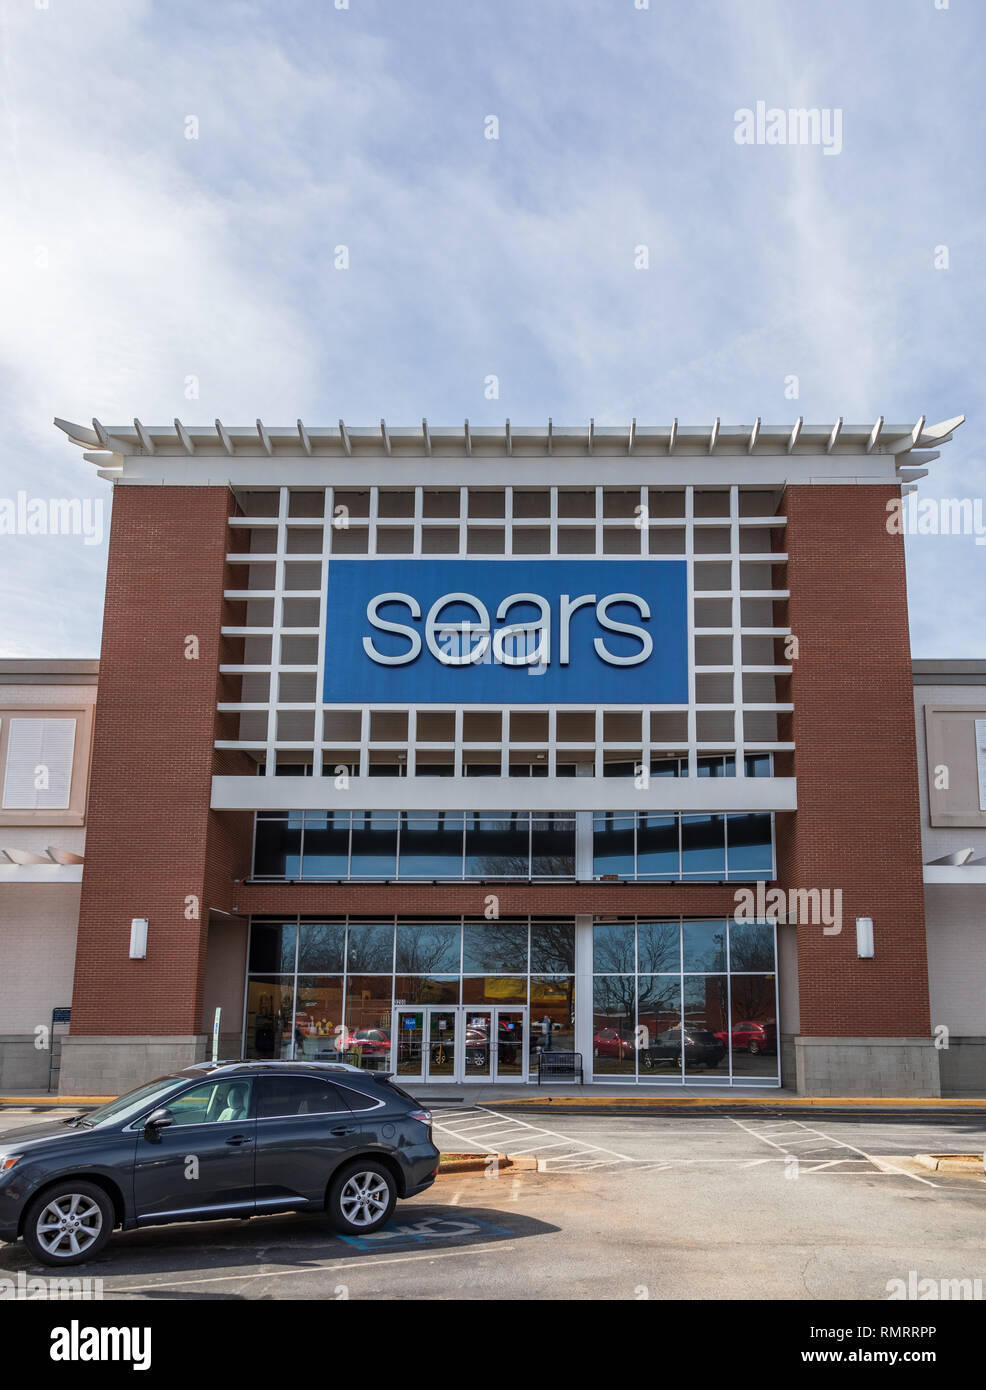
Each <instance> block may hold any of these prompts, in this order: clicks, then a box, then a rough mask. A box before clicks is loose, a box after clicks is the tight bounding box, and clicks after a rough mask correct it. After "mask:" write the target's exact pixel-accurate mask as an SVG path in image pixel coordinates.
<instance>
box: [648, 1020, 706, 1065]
mask: <svg viewBox="0 0 986 1390" xmlns="http://www.w3.org/2000/svg"><path fill="white" fill-rule="evenodd" d="M682 1045H684V1054H685V1063H686V1065H687V1066H695V1065H697V1064H704V1065H705V1066H707V1067H717V1066H718V1065H719V1063H720V1062H721V1061H722V1059H723V1057H725V1055H726V1044H725V1043H724V1042H723V1040H722V1038H721V1037H719V1035H718V1034H716V1033H711V1032H709V1031H708V1029H706V1028H693V1027H691V1026H689V1027H686V1028H685V1030H684V1032H682V1030H681V1029H680V1028H669V1029H668V1031H667V1032H666V1033H658V1034H657V1035H656V1036H655V1038H654V1040H653V1042H651V1043H649V1044H648V1046H647V1047H642V1048H641V1049H640V1065H641V1067H642V1068H643V1069H644V1070H645V1071H653V1069H654V1068H655V1067H657V1066H660V1065H662V1064H667V1065H669V1066H673V1067H680V1066H681V1054H682Z"/></svg>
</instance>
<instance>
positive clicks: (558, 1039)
mask: <svg viewBox="0 0 986 1390" xmlns="http://www.w3.org/2000/svg"><path fill="white" fill-rule="evenodd" d="M530 1017H531V1024H530V1029H531V1051H532V1052H534V1053H536V1052H543V1051H545V1050H546V1049H555V1050H556V1051H558V1052H574V1050H575V981H574V980H573V979H572V977H571V976H570V975H542V976H537V975H534V976H532V977H531V1015H530ZM546 1020H547V1023H546Z"/></svg>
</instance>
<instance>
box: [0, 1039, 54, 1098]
mask: <svg viewBox="0 0 986 1390" xmlns="http://www.w3.org/2000/svg"><path fill="white" fill-rule="evenodd" d="M50 1061H51V1055H50V1053H49V1052H48V1050H47V1048H37V1047H35V1046H34V1034H33V1033H31V1034H29V1035H28V1036H27V1037H25V1036H24V1035H23V1034H17V1033H14V1034H9V1033H8V1034H0V1094H2V1093H3V1092H4V1091H23V1090H25V1089H26V1088H27V1087H30V1088H31V1089H32V1090H36V1091H39V1092H41V1093H42V1094H44V1093H45V1092H47V1090H48V1065H49V1063H50Z"/></svg>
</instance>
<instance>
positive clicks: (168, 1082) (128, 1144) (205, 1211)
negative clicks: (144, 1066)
mask: <svg viewBox="0 0 986 1390" xmlns="http://www.w3.org/2000/svg"><path fill="white" fill-rule="evenodd" d="M190 1153H193V1154H195V1156H196V1157H197V1159H198V1160H199V1163H200V1164H201V1169H200V1177H199V1180H198V1181H197V1182H189V1181H188V1155H189V1154H190ZM438 1160H439V1152H438V1149H436V1148H435V1146H434V1144H433V1143H432V1135H431V1115H430V1114H429V1112H428V1111H427V1110H424V1109H423V1108H422V1107H421V1105H420V1104H419V1102H418V1101H415V1100H413V1099H412V1098H411V1096H409V1095H408V1094H407V1092H406V1091H402V1090H401V1089H400V1087H398V1086H394V1085H392V1084H391V1083H390V1082H389V1081H388V1080H387V1079H386V1078H385V1077H382V1076H380V1075H378V1074H374V1073H370V1074H366V1073H361V1072H358V1071H355V1070H354V1069H353V1068H351V1067H347V1066H343V1065H339V1064H333V1063H312V1062H220V1063H216V1064H212V1063H199V1064H198V1065H196V1066H192V1067H188V1068H186V1069H185V1070H184V1071H180V1072H174V1073H173V1074H171V1075H170V1076H164V1077H160V1078H159V1079H158V1080H157V1081H151V1082H149V1083H148V1084H147V1085H145V1086H141V1087H139V1088H138V1089H137V1090H135V1091H131V1092H129V1093H128V1094H127V1095H125V1096H121V1097H120V1098H119V1099H117V1100H114V1101H110V1102H109V1104H107V1105H101V1106H99V1107H98V1108H97V1109H94V1110H90V1111H89V1112H88V1113H86V1114H80V1115H74V1116H72V1117H71V1118H70V1119H68V1120H45V1121H42V1122H41V1123H40V1124H32V1125H25V1126H23V1127H21V1128H20V1129H9V1130H6V1131H5V1132H4V1133H2V1134H0V1240H3V1241H16V1240H17V1239H18V1237H23V1239H24V1243H25V1245H26V1246H27V1248H28V1250H29V1251H30V1252H31V1254H32V1255H33V1256H34V1258H35V1259H37V1260H41V1261H42V1262H43V1263H45V1264H49V1265H74V1264H78V1263H80V1262H81V1261H83V1260H87V1259H91V1258H93V1257H94V1256H96V1255H98V1254H99V1252H100V1251H101V1250H102V1248H103V1247H104V1246H105V1244H106V1242H107V1241H108V1240H109V1238H110V1236H111V1234H112V1232H113V1228H114V1227H115V1226H122V1228H123V1229H124V1230H133V1229H134V1228H135V1227H142V1226H159V1225H163V1224H164V1223H166V1222H172V1221H177V1222H186V1221H201V1220H219V1219H226V1218H229V1217H242V1218H246V1217H250V1216H259V1215H263V1214H266V1213H269V1212H276V1211H285V1212H287V1211H292V1212H296V1211H303V1210H308V1211H315V1212H324V1213H325V1214H326V1215H327V1216H328V1219H329V1221H330V1222H331V1224H332V1225H333V1226H334V1227H335V1228H336V1230H338V1231H342V1232H343V1233H344V1234H352V1235H365V1234H366V1233H368V1232H370V1231H373V1230H376V1229H377V1228H378V1227H380V1226H382V1225H384V1223H385V1222H386V1221H388V1220H389V1219H390V1216H391V1214H392V1212H393V1210H394V1203H395V1202H396V1201H397V1199H398V1198H399V1197H413V1196H414V1195H415V1193H417V1192H423V1191H424V1190H425V1188H427V1187H430V1186H431V1184H432V1182H433V1181H434V1178H435V1174H436V1173H437V1172H438ZM188 1239H189V1242H190V1243H191V1241H192V1236H191V1235H190V1236H189V1237H188Z"/></svg>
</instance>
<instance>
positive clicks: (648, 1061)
mask: <svg viewBox="0 0 986 1390" xmlns="http://www.w3.org/2000/svg"><path fill="white" fill-rule="evenodd" d="M640 1065H641V1066H642V1067H643V1068H644V1070H645V1071H653V1070H654V1058H653V1057H652V1056H651V1054H650V1053H649V1052H642V1053H641V1054H640Z"/></svg>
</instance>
